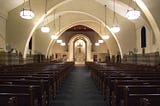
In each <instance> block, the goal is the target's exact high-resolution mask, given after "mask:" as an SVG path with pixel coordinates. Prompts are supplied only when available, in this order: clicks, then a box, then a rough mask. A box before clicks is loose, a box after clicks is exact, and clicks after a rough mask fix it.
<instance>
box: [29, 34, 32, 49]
mask: <svg viewBox="0 0 160 106" xmlns="http://www.w3.org/2000/svg"><path fill="white" fill-rule="evenodd" d="M29 49H30V50H32V37H31V39H30V41H29Z"/></svg>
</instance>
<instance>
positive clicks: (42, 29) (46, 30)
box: [41, 26, 50, 33]
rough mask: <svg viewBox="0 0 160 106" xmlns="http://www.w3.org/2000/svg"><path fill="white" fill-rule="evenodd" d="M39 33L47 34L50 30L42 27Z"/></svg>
mask: <svg viewBox="0 0 160 106" xmlns="http://www.w3.org/2000/svg"><path fill="white" fill-rule="evenodd" d="M41 31H42V32H44V33H48V32H49V31H50V28H49V27H47V26H43V27H41Z"/></svg>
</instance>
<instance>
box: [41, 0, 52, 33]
mask: <svg viewBox="0 0 160 106" xmlns="http://www.w3.org/2000/svg"><path fill="white" fill-rule="evenodd" d="M46 16H47V0H46V5H45V18H44V26H42V27H41V31H42V32H44V33H48V32H49V31H50V28H49V27H48V26H46V25H45V21H47V20H46Z"/></svg>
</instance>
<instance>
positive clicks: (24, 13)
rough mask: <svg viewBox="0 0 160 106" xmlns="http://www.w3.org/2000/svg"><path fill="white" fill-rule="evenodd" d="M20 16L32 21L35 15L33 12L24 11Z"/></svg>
mask: <svg viewBox="0 0 160 106" xmlns="http://www.w3.org/2000/svg"><path fill="white" fill-rule="evenodd" d="M20 16H21V18H23V19H28V20H29V19H32V18H33V17H34V16H35V15H34V13H33V11H31V10H29V9H23V10H22V11H21V12H20Z"/></svg>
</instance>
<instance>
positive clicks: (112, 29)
mask: <svg viewBox="0 0 160 106" xmlns="http://www.w3.org/2000/svg"><path fill="white" fill-rule="evenodd" d="M120 30H121V29H120V27H119V25H113V26H112V27H111V31H112V32H114V33H117V32H119V31H120Z"/></svg>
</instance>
